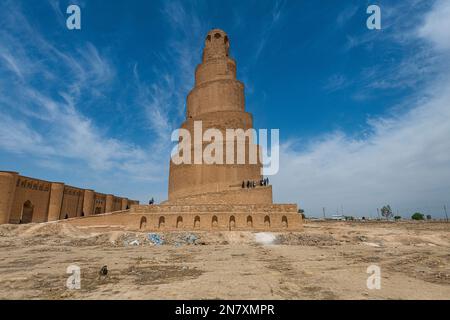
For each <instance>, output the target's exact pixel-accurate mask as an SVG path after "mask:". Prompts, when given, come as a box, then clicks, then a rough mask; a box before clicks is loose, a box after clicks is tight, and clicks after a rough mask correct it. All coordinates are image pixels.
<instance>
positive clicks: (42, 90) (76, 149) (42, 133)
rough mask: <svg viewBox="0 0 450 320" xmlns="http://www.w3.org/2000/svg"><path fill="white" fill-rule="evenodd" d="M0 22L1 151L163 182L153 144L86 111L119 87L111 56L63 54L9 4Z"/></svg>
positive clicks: (89, 47) (86, 50)
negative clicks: (113, 131) (113, 129)
mask: <svg viewBox="0 0 450 320" xmlns="http://www.w3.org/2000/svg"><path fill="white" fill-rule="evenodd" d="M0 21H2V23H1V27H2V28H1V30H0V48H1V50H0V76H1V77H0V88H2V89H1V90H2V95H1V97H0V113H1V117H0V128H1V130H0V135H1V139H0V141H1V142H0V148H2V149H3V150H6V151H8V152H11V153H16V154H21V153H30V152H31V153H32V154H33V156H34V161H35V163H41V164H44V165H45V164H46V163H47V164H48V163H52V165H54V166H55V167H56V168H58V167H59V168H66V169H67V167H66V165H65V164H66V163H69V166H70V164H72V162H70V161H72V160H74V161H77V162H78V163H79V164H80V165H82V166H85V167H86V168H89V170H92V171H95V172H104V173H105V174H110V173H111V172H114V174H120V173H122V174H124V175H126V176H128V177H130V178H132V179H133V178H135V179H142V178H145V179H148V180H153V179H161V169H160V167H161V165H160V161H159V162H158V161H157V162H152V159H154V158H155V156H154V154H152V153H151V152H150V147H151V144H150V143H149V145H148V146H144V147H140V146H136V145H134V144H133V143H130V142H127V141H122V140H120V139H118V138H115V137H113V136H111V135H110V132H107V130H105V129H102V128H101V127H100V126H98V124H97V123H96V122H95V121H94V119H91V118H89V117H88V116H87V115H85V114H84V113H83V112H82V111H81V107H80V106H83V107H84V109H85V110H86V109H87V108H88V107H89V106H91V105H95V103H96V101H97V99H98V98H99V97H102V96H103V95H106V94H107V93H108V92H109V90H110V89H109V88H110V84H111V83H112V82H113V81H115V76H116V70H115V68H114V66H113V65H112V64H111V63H110V61H109V59H108V58H107V57H106V56H105V55H102V54H101V53H100V52H99V50H98V49H97V48H96V47H95V46H94V45H93V44H91V43H85V44H84V45H81V46H79V47H78V49H76V50H73V49H72V50H71V48H68V49H67V50H63V49H60V48H57V47H56V46H55V45H54V44H52V43H51V42H50V41H49V40H47V39H46V38H45V37H44V36H43V35H42V34H41V33H40V32H39V30H38V29H36V28H35V27H31V25H30V24H29V22H28V20H27V19H26V18H25V17H24V16H23V14H22V12H21V10H20V7H19V5H15V4H12V3H10V6H9V10H7V11H4V12H2V13H0ZM18 22H19V23H18ZM12 51H13V52H15V55H12V54H11V52H12ZM68 160H70V161H68ZM71 168H72V167H71ZM89 170H87V172H89ZM164 178H165V177H164Z"/></svg>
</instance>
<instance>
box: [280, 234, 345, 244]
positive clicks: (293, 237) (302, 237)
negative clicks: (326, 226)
mask: <svg viewBox="0 0 450 320" xmlns="http://www.w3.org/2000/svg"><path fill="white" fill-rule="evenodd" d="M274 244H285V245H298V246H335V245H339V244H340V242H339V241H337V240H336V239H335V238H334V237H333V236H331V235H321V234H306V233H293V232H290V233H280V234H278V235H277V238H276V239H275V241H274Z"/></svg>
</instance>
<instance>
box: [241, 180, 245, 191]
mask: <svg viewBox="0 0 450 320" xmlns="http://www.w3.org/2000/svg"><path fill="white" fill-rule="evenodd" d="M244 188H245V181H242V189H244Z"/></svg>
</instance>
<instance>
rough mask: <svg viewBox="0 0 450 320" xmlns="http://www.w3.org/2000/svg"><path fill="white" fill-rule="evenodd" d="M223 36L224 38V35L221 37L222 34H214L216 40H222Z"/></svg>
mask: <svg viewBox="0 0 450 320" xmlns="http://www.w3.org/2000/svg"><path fill="white" fill-rule="evenodd" d="M221 36H222V35H221V34H220V33H215V34H214V38H216V39H220V37H221Z"/></svg>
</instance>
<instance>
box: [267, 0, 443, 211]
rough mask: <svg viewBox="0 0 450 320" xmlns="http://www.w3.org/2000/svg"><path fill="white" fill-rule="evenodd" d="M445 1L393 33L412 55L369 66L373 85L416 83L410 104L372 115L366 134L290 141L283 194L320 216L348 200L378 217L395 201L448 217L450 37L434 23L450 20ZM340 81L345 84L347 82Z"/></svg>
mask: <svg viewBox="0 0 450 320" xmlns="http://www.w3.org/2000/svg"><path fill="white" fill-rule="evenodd" d="M442 3H443V2H440V1H438V2H437V3H436V5H435V6H433V7H432V8H431V9H430V11H429V12H428V14H427V15H426V18H425V20H424V21H423V23H422V24H419V25H417V26H416V28H414V29H413V30H412V31H411V30H410V29H408V30H409V31H406V32H407V34H408V36H409V37H410V38H405V37H404V36H402V37H400V36H398V37H397V36H392V37H390V38H389V39H388V41H397V44H398V45H401V46H402V47H403V49H404V50H408V51H409V52H410V54H409V55H406V57H405V58H403V59H402V60H400V61H399V63H398V64H394V65H389V64H388V65H386V66H384V70H382V69H381V66H376V67H374V68H373V69H368V70H365V71H364V72H365V78H366V79H365V80H364V81H367V82H366V85H367V86H372V87H376V88H379V89H380V88H382V89H392V88H395V86H410V87H414V88H415V89H416V90H415V91H414V92H413V94H411V96H410V97H409V98H406V99H404V101H403V103H402V104H403V105H405V106H406V107H405V108H403V109H401V110H396V109H393V111H394V110H395V112H392V114H391V115H385V116H381V117H375V118H369V119H368V129H367V130H366V131H365V132H364V134H362V135H359V138H355V137H353V136H348V135H346V134H345V133H343V132H330V133H328V134H324V135H321V136H320V137H318V138H317V139H314V140H313V141H308V142H305V141H295V140H292V141H290V142H288V143H286V144H285V145H284V146H283V147H282V154H281V159H280V162H281V166H280V167H281V169H280V173H279V174H278V175H277V176H275V177H273V179H272V180H273V181H275V188H274V190H275V197H276V199H277V200H279V201H289V200H291V201H292V200H293V199H297V201H298V202H299V204H300V206H301V207H303V208H305V209H306V211H307V214H311V215H316V216H320V215H321V214H322V208H323V207H326V208H327V210H328V213H329V214H330V212H331V213H334V212H335V210H336V208H339V211H340V207H341V205H343V206H344V208H345V210H344V211H345V213H347V214H352V215H359V216H368V215H372V216H376V208H379V207H380V206H382V205H385V204H387V203H389V204H391V206H393V207H394V208H395V209H394V210H399V213H400V214H402V215H403V216H407V217H409V216H410V215H411V214H412V213H413V211H414V210H422V211H425V212H426V213H430V214H432V215H433V216H436V215H438V216H439V215H442V206H443V205H444V204H445V203H446V202H447V204H448V200H449V199H448V194H449V192H450V140H449V139H448V137H449V136H450V121H449V120H450V77H449V74H450V73H449V72H448V71H449V66H450V56H449V55H446V54H443V53H442V49H443V48H444V47H445V43H446V40H444V39H443V38H441V37H440V36H439V35H438V33H440V32H442V30H441V29H438V28H436V29H435V28H434V27H432V26H434V25H438V26H442V25H445V24H446V23H447V22H446V21H447V17H446V16H445V15H440V14H439V13H438V12H441V11H445V8H443V7H442V5H443V4H442ZM417 15H419V16H422V15H420V14H416V16H414V17H409V19H410V20H414V21H418V20H420V18H419V17H417ZM429 17H433V18H434V19H433V22H430V21H431V20H430V18H429ZM430 24H431V25H430ZM424 30H434V31H433V32H431V31H430V32H431V33H427V32H428V31H427V32H424ZM397 31H398V32H403V30H402V29H401V28H400V29H398V30H397ZM403 34H405V33H404V32H403ZM424 37H425V38H424ZM421 41H429V42H430V43H432V44H433V46H423V45H422V44H423V43H422V42H421ZM443 44H444V46H443ZM333 79H334V80H335V81H334V83H335V84H337V85H340V84H341V83H342V82H344V81H343V80H342V79H341V78H340V77H334V78H333ZM341 80H342V81H341ZM419 81H420V82H419ZM418 83H420V86H419V85H418ZM392 107H395V106H392ZM299 145H303V148H299V147H298V146H299ZM292 177H298V179H292Z"/></svg>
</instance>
